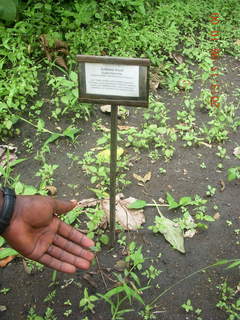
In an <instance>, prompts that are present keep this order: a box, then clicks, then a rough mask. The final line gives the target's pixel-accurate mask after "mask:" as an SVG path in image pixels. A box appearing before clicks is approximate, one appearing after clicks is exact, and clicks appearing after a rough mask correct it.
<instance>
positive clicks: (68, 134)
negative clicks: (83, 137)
mask: <svg viewBox="0 0 240 320" xmlns="http://www.w3.org/2000/svg"><path fill="white" fill-rule="evenodd" d="M79 131H80V129H76V128H74V127H71V126H70V127H68V128H67V129H65V130H64V131H63V135H64V136H66V137H69V138H70V139H71V140H72V141H74V140H75V134H76V133H78V132H79Z"/></svg>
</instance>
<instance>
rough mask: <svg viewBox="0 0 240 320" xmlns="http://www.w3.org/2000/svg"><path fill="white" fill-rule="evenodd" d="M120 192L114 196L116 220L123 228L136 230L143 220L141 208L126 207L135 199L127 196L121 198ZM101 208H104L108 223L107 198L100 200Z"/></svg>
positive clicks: (108, 206)
mask: <svg viewBox="0 0 240 320" xmlns="http://www.w3.org/2000/svg"><path fill="white" fill-rule="evenodd" d="M122 197H123V195H122V194H118V195H117V196H116V222H117V223H119V224H120V225H121V226H122V227H123V228H124V229H125V230H137V229H139V227H140V226H141V225H142V224H143V223H144V222H145V217H144V214H143V210H142V209H140V210H137V209H128V206H129V205H130V204H131V203H133V202H135V201H136V200H137V199H135V198H132V197H129V198H127V199H121V198H122ZM100 204H101V208H102V209H103V210H104V212H105V214H106V217H107V220H108V223H109V221H110V201H109V199H105V200H101V202H100Z"/></svg>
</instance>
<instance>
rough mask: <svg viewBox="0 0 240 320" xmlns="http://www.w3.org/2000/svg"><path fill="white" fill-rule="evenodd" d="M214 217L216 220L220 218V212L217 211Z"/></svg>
mask: <svg viewBox="0 0 240 320" xmlns="http://www.w3.org/2000/svg"><path fill="white" fill-rule="evenodd" d="M213 218H214V219H215V220H218V219H219V218H220V213H219V212H216V213H215V214H214V216H213Z"/></svg>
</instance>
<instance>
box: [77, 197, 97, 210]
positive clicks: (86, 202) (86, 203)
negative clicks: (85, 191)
mask: <svg viewBox="0 0 240 320" xmlns="http://www.w3.org/2000/svg"><path fill="white" fill-rule="evenodd" d="M99 201H100V200H97V199H95V198H89V199H83V200H81V201H79V202H78V206H79V207H81V208H90V207H96V205H97V204H98V203H99Z"/></svg>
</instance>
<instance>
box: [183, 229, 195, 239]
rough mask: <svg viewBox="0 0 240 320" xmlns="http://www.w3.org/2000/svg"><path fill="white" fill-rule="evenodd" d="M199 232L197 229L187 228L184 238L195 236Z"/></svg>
mask: <svg viewBox="0 0 240 320" xmlns="http://www.w3.org/2000/svg"><path fill="white" fill-rule="evenodd" d="M196 233H197V231H196V230H195V229H193V230H187V231H186V232H185V233H184V238H192V237H194V236H195V234H196Z"/></svg>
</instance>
